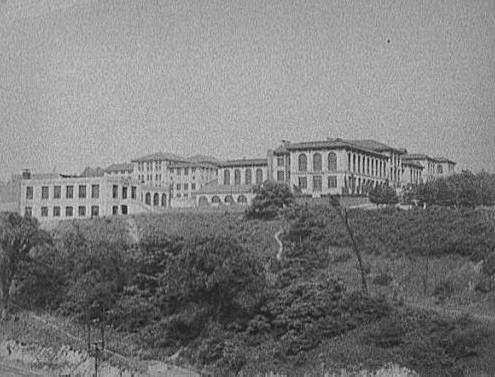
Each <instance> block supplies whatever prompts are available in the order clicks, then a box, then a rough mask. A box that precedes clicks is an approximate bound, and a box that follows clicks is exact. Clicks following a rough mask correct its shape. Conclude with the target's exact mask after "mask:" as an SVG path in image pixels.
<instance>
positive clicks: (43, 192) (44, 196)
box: [41, 186, 48, 199]
mask: <svg viewBox="0 0 495 377" xmlns="http://www.w3.org/2000/svg"><path fill="white" fill-rule="evenodd" d="M41 199H48V186H42V187H41Z"/></svg>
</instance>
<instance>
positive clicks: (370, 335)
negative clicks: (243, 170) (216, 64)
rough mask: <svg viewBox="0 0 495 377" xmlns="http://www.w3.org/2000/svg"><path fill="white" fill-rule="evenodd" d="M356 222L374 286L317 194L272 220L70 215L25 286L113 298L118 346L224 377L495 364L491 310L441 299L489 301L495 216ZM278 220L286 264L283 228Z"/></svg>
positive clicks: (53, 296) (42, 304)
mask: <svg viewBox="0 0 495 377" xmlns="http://www.w3.org/2000/svg"><path fill="white" fill-rule="evenodd" d="M350 221H351V225H352V226H353V228H354V229H355V232H356V236H357V239H358V243H359V245H360V247H361V248H362V250H363V252H364V259H365V267H366V274H367V279H368V281H369V286H370V296H369V297H368V296H364V295H361V294H359V293H356V291H357V290H359V288H360V281H359V275H358V271H357V270H356V263H355V259H354V256H353V253H352V250H351V249H350V248H349V241H348V238H347V235H346V233H345V229H344V228H343V226H342V224H341V223H340V221H339V220H338V218H337V217H336V216H335V213H334V212H333V210H332V209H331V208H328V207H317V206H316V207H311V208H307V209H304V208H302V209H298V210H292V211H288V212H287V213H286V214H285V218H284V220H275V221H266V222H264V221H259V220H249V221H247V220H246V219H245V218H244V217H243V215H242V214H240V213H222V212H216V213H187V212H176V213H167V214H160V215H147V216H144V215H143V216H135V217H127V218H126V217H116V218H112V219H108V220H105V219H103V220H97V221H88V222H77V223H64V224H61V225H60V226H58V227H57V228H56V229H55V230H54V232H53V234H54V240H55V242H54V245H53V247H52V248H51V249H49V250H46V252H45V253H43V254H41V255H40V260H39V262H40V263H38V265H37V267H36V268H34V267H30V268H32V269H33V272H32V273H29V274H27V275H26V276H25V277H24V280H22V284H20V288H19V290H18V295H17V299H18V300H20V301H22V302H24V303H26V302H27V303H30V304H31V305H35V306H36V307H37V308H38V309H41V310H45V311H51V312H52V313H55V314H57V315H63V316H66V318H68V319H70V320H80V319H81V317H80V314H81V312H82V311H84V310H86V308H92V307H94V308H96V309H98V308H99V307H100V306H101V305H103V306H104V310H105V312H106V313H108V316H107V317H106V321H108V326H111V327H114V328H115V330H116V331H114V335H115V337H116V339H118V340H119V341H118V342H116V344H120V346H119V347H123V348H122V349H123V353H125V352H128V353H129V354H138V355H139V356H140V357H142V358H155V359H160V358H162V359H163V358H166V357H167V356H169V355H171V354H173V353H176V352H178V354H179V357H178V360H182V362H186V363H187V362H190V363H194V364H196V365H197V366H198V367H204V368H207V369H209V370H211V371H214V372H215V373H216V374H218V375H222V373H223V374H228V372H229V371H230V372H231V371H233V370H236V371H239V370H242V371H244V372H245V373H247V375H251V374H256V373H257V372H267V371H281V372H285V373H287V374H288V375H300V374H303V372H305V371H311V372H312V373H317V372H318V373H321V371H322V370H325V371H328V372H330V371H336V370H338V369H339V368H341V367H346V368H351V369H352V368H354V367H356V368H368V369H372V370H373V369H377V368H379V367H381V366H383V365H385V364H387V363H389V362H392V363H394V362H395V363H399V364H400V365H402V366H406V367H408V368H410V369H414V370H416V371H418V372H421V373H422V374H423V375H429V373H435V375H463V374H458V373H461V372H459V371H461V370H463V371H467V370H471V369H476V366H477V365H478V366H479V367H478V369H477V370H478V371H483V370H490V368H493V369H494V370H495V365H494V364H493V362H492V361H491V360H495V355H494V354H492V351H491V350H492V349H495V348H494V347H492V343H493V340H494V339H495V336H494V333H493V330H492V328H493V327H492V326H493V325H492V323H491V322H490V321H484V322H483V321H482V322H479V321H477V320H476V318H471V319H469V318H459V319H455V318H451V314H452V312H450V313H447V316H443V315H441V314H440V313H439V311H438V304H443V305H449V306H450V307H453V308H456V309H462V310H466V311H467V310H470V311H473V307H476V309H477V310H478V311H479V312H480V313H481V312H482V311H484V313H487V310H488V309H489V308H490V305H492V304H493V290H492V291H490V290H488V291H484V292H482V291H480V290H478V289H477V287H478V286H479V284H480V282H481V281H482V280H483V279H485V280H486V279H487V278H489V276H488V272H487V271H489V269H487V268H486V266H488V265H489V260H490V256H491V255H492V254H493V245H495V242H494V240H495V231H494V227H493V222H492V221H493V215H492V214H491V213H489V212H482V211H463V210H462V211H457V210H446V209H431V210H428V211H396V210H392V211H390V210H383V211H368V212H366V211H362V210H352V211H350ZM283 224H285V225H283ZM282 226H284V227H285V230H286V231H285V233H284V235H283V236H282V239H283V243H284V253H283V260H282V261H281V262H279V261H276V260H275V255H276V253H277V250H278V244H277V242H276V240H275V238H274V235H275V233H276V232H277V231H279V230H280V228H281V227H282ZM129 230H131V233H132V232H136V233H137V235H138V237H137V238H138V239H139V242H138V243H136V242H135V240H134V239H133V237H132V234H130V233H129ZM253 257H254V258H253ZM258 264H259V265H260V266H262V268H261V269H260V268H259V266H258ZM40 266H44V267H43V268H41V267H40ZM426 270H428V275H426V274H425V271H426ZM27 271H30V270H29V269H28V270H27ZM425 288H426V290H425ZM88 292H93V293H91V294H88ZM33 296H35V297H36V298H37V300H35V301H34V302H33V301H32V297H33ZM26 297H28V298H30V299H31V300H29V299H26ZM102 298H103V299H102ZM490 303H492V304H490ZM413 304H414V305H413ZM95 305H96V306H95ZM98 305H100V306H98ZM425 307H426V308H430V309H432V313H430V314H428V315H425V314H424V311H423V308H425ZM91 310H93V309H91ZM98 310H100V309H98ZM462 310H461V313H462ZM94 313H97V312H93V314H94ZM479 318H481V317H479ZM425 358H427V359H425ZM425 360H426V361H425ZM456 373H457V374H456Z"/></svg>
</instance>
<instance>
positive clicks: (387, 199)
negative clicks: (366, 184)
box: [368, 185, 399, 207]
mask: <svg viewBox="0 0 495 377" xmlns="http://www.w3.org/2000/svg"><path fill="white" fill-rule="evenodd" d="M368 197H369V199H370V202H371V203H375V204H376V206H377V207H378V206H379V205H380V204H386V205H391V204H397V203H398V202H399V198H398V197H397V193H396V192H395V190H394V189H393V188H392V187H390V186H387V185H384V186H379V185H377V186H375V187H374V188H373V189H371V190H370V191H369V193H368Z"/></svg>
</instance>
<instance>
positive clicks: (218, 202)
mask: <svg viewBox="0 0 495 377" xmlns="http://www.w3.org/2000/svg"><path fill="white" fill-rule="evenodd" d="M211 202H212V203H213V204H220V203H221V202H222V201H221V200H220V197H219V196H217V195H215V196H214V197H213V198H211Z"/></svg>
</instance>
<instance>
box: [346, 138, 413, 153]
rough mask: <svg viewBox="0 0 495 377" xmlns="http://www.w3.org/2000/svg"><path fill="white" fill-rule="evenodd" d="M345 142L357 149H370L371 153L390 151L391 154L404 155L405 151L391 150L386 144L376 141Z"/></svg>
mask: <svg viewBox="0 0 495 377" xmlns="http://www.w3.org/2000/svg"><path fill="white" fill-rule="evenodd" d="M345 141H347V142H348V143H351V144H354V145H357V146H359V147H363V148H366V149H371V150H372V151H377V152H384V151H392V152H399V153H406V151H405V149H399V148H393V147H391V146H389V145H387V144H383V143H380V142H378V141H376V140H371V139H365V140H345Z"/></svg>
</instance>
